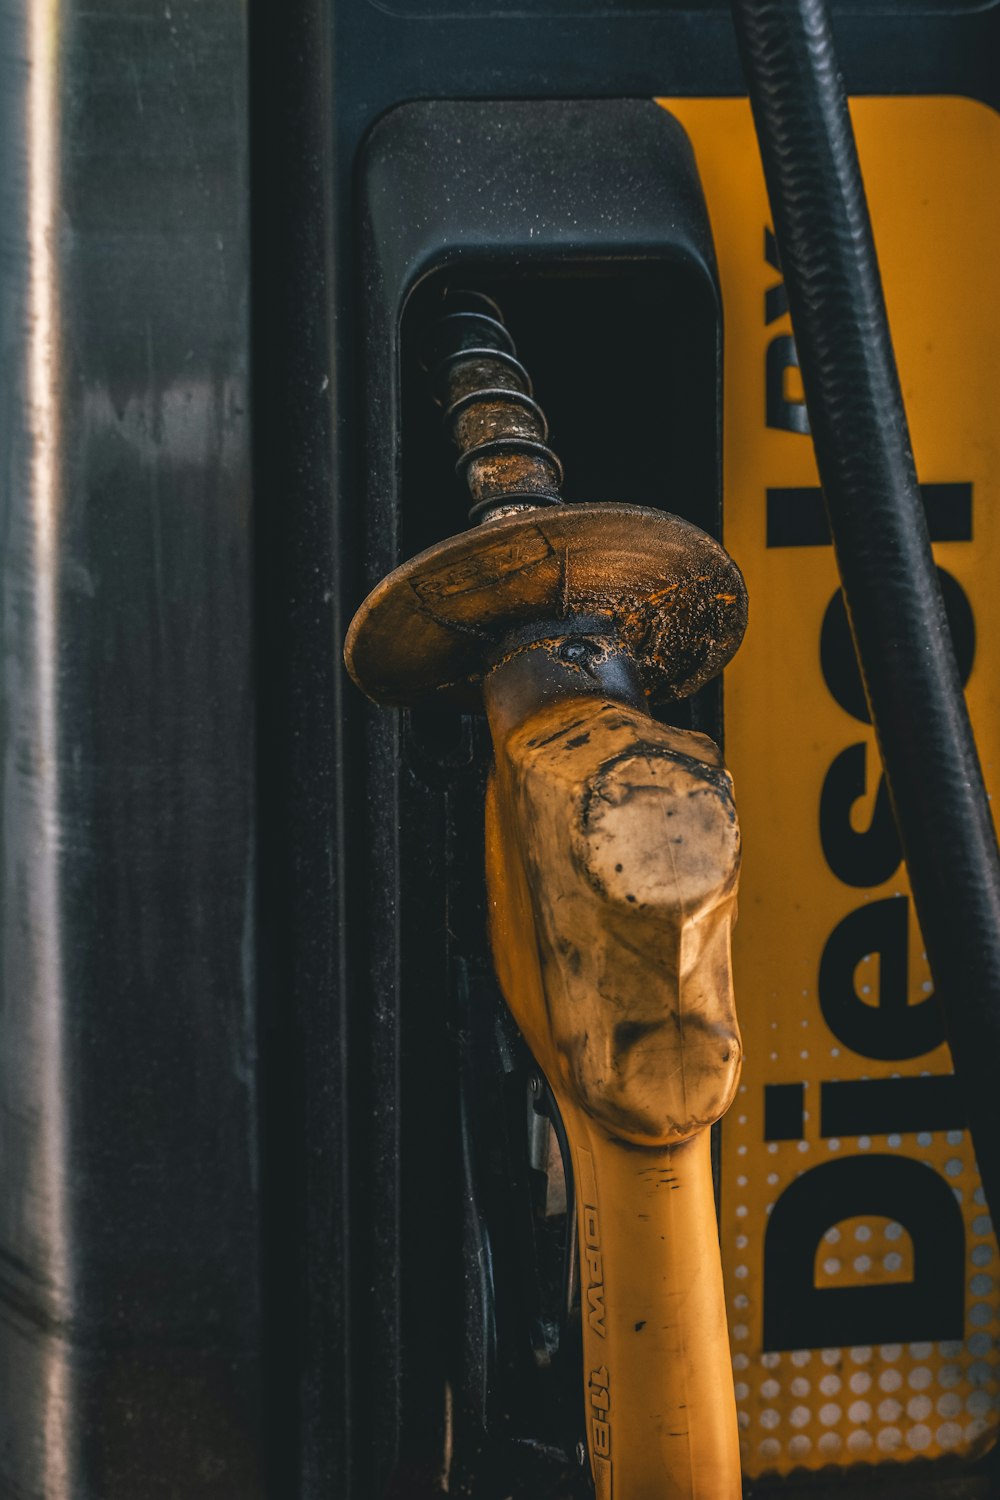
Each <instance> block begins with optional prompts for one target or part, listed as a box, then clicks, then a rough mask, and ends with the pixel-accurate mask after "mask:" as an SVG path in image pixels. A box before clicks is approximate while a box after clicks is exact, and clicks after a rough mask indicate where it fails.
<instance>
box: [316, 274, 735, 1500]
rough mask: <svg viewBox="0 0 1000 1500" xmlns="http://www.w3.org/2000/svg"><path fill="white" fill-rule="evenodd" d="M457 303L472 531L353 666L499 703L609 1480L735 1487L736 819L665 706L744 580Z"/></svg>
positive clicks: (519, 920) (722, 630)
mask: <svg viewBox="0 0 1000 1500" xmlns="http://www.w3.org/2000/svg"><path fill="white" fill-rule="evenodd" d="M453 308H454V310H453V311H452V312H451V314H450V315H449V316H448V317H446V318H445V319H444V320H442V325H441V326H440V327H439V329H438V330H437V334H436V338H435V340H434V341H432V344H433V347H432V356H431V361H430V363H431V364H432V365H433V367H434V371H435V376H434V378H435V381H436V384H437V387H438V392H439V396H440V399H441V400H442V404H443V405H444V406H445V408H446V414H447V420H448V423H449V425H450V426H451V428H452V433H453V436H454V437H455V439H456V441H457V443H458V445H459V447H460V448H461V450H462V458H461V459H460V461H459V462H460V467H461V469H462V471H463V472H464V473H465V475H466V476H467V478H468V481H469V487H470V490H471V492H472V495H473V500H474V506H473V514H474V515H475V516H476V518H477V519H479V520H480V522H481V524H480V525H479V526H477V527H475V528H474V529H472V530H471V531H468V532H464V533H462V534H460V535H458V536H455V537H451V538H449V539H448V540H446V541H444V542H441V543H439V544H438V545H437V546H435V547H432V548H431V549H429V550H428V551H426V552H424V553H421V554H420V555H419V556H418V557H416V558H414V559H412V560H411V561H410V562H408V563H406V564H404V565H403V566H402V567H400V568H398V569H397V570H396V571H395V572H394V573H392V574H390V575H389V577H388V578H386V579H385V580H384V581H383V582H382V583H381V584H379V585H378V587H377V588H376V589H375V590H374V591H373V592H372V594H370V595H369V597H368V599H367V600H366V601H365V603H364V604H363V605H362V607H361V609H360V610H359V612H358V614H357V616H356V617H355V619H354V621H353V623H352V625H351V629H350V632H349V634H348V639H347V646H346V660H347V665H348V668H349V670H350V672H351V674H352V676H353V677H354V679H355V681H356V682H357V683H358V685H359V686H360V687H361V688H362V689H363V690H364V691H365V692H366V693H367V694H368V695H369V696H370V697H372V698H374V699H375V700H376V701H378V702H383V703H394V704H409V703H414V702H416V701H419V700H421V699H425V698H427V697H429V696H434V697H437V698H439V699H443V700H453V701H459V702H470V701H475V700H476V699H477V698H481V701H482V702H483V704H484V705H485V708H486V712H487V716H488V719H489V724H490V730H491V734H492V738H493V746H494V752H495V763H494V767H493V770H492V773H491V777H490V784H489V790H488V795H487V808H486V823H487V859H486V876H487V890H488V899H489V909H490V934H491V941H492V946H493V953H494V960H495V964H496V969H497V974H498V978H499V981H500V985H501V988H502V990H503V993H504V996H505V998H506V1000H507V1003H508V1005H509V1007H510V1009H511V1011H512V1013H513V1015H514V1017H515V1019H516V1021H517V1022H518V1025H519V1026H520V1028H521V1030H522V1032H523V1034H524V1036H525V1039H526V1040H527V1042H528V1045H529V1046H530V1048H531V1050H532V1052H533V1053H534V1056H535V1058H536V1060H537V1061H538V1063H539V1065H540V1067H541V1068H542V1070H543V1071H544V1073H545V1075H546V1077H547V1079H548V1081H549V1084H550V1087H551V1089H552V1092H553V1094H554V1096H555V1098H556V1100H557V1102H558V1105H559V1109H560V1112H561V1114H562V1117H563V1121H564V1125H565V1129H566V1134H567V1138H568V1141H569V1144H570V1151H571V1156H572V1162H573V1170H574V1175H575V1181H576V1201H577V1214H578V1232H579V1246H580V1267H581V1312H582V1326H583V1342H584V1361H585V1365H584V1372H583V1373H584V1396H585V1409H586V1425H587V1438H588V1445H589V1451H590V1462H591V1468H592V1472H593V1476H594V1482H595V1487H596V1492H597V1495H598V1496H599V1497H600V1500H610V1497H612V1496H614V1497H615V1500H652V1497H653V1496H656V1497H657V1500H668V1497H669V1500H695V1497H698V1500H736V1497H737V1496H738V1495H739V1494H740V1488H741V1487H740V1467H739V1454H738V1442H737V1431H736V1409H735V1400H734V1395H733V1380H732V1372H731V1364H730V1357H729V1345H728V1334H727V1326H726V1313H725V1297H724V1292H723V1284H722V1268H721V1260H720V1254H719V1243H718V1229H717V1223H716V1214H715V1201H714V1194H713V1183H712V1170H711V1160H710V1139H709V1133H710V1127H711V1125H712V1124H713V1123H714V1122H715V1121H716V1120H718V1119H719V1118H720V1117H721V1116H722V1114H723V1113H724V1112H725V1110H726V1109H727V1108H728V1106H729V1104H730V1102H731V1100H732V1097H733V1095H734V1093H735V1091H736V1087H737V1083H738V1078H739V1069H740V1057H741V1053H740V1040H739V1031H738V1027H737V1023H736V1014H735V1007H734V1003H733V986H732V974H731V965H730V934H731V929H732V925H733V922H734V920H735V914H736V887H737V880H738V873H739V857H740V846H739V829H738V824H737V820H736V812H735V807H734V804H733V797H732V785H731V781H730V778H729V775H728V773H727V771H726V770H725V767H724V766H723V764H722V760H721V756H720V754H719V751H718V749H717V748H716V746H715V745H714V744H713V743H712V741H711V740H710V739H708V738H707V737H706V736H704V735H701V734H695V733H691V732H687V731H684V730H680V729H673V728H668V727H666V726H664V725H662V724H660V723H659V722H658V721H657V720H656V719H654V718H653V717H652V714H651V712H650V707H649V705H650V702H651V701H654V702H655V701H666V700H670V699H680V698H683V697H684V696H686V695H687V694H689V693H691V692H693V691H694V690H695V689H696V688H697V687H699V686H701V685H702V684H703V683H704V682H706V681H708V680H709V679H710V678H711V677H713V676H714V675H716V674H717V673H718V672H719V671H720V670H721V669H722V667H723V666H724V665H725V663H726V661H728V659H729V658H730V656H731V655H732V654H733V652H734V651H735V650H736V648H737V646H738V645H739V642H740V640H741V638H742V635H743V630H744V627H745V623H746V593H745V589H744V585H743V580H742V577H741V575H740V573H739V570H738V569H737V567H736V565H735V564H734V563H733V561H732V559H731V558H730V557H729V556H728V554H727V553H726V552H725V551H724V550H723V548H722V547H721V546H720V545H719V544H718V543H717V542H715V541H714V540H712V538H710V537H709V536H707V535H706V534H705V533H704V532H701V531H700V530H699V529H698V528H697V527H695V526H692V525H690V524H689V523H687V522H685V521H682V520H680V519H678V518H677V517H675V516H671V515H668V514H666V513H665V512H662V511H658V510H652V509H645V508H641V507H635V506H627V505H602V504H586V505H569V506H567V505H565V504H563V502H562V500H561V497H560V495H559V485H560V481H561V469H560V466H559V463H558V460H557V459H556V458H555V455H554V454H553V453H552V451H551V449H550V448H549V447H548V445H547V431H546V428H545V421H544V417H543V416H542V415H541V412H540V410H539V408H538V407H537V405H536V403H535V402H534V399H533V396H532V394H531V390H530V384H529V383H528V381H527V376H526V374H525V372H524V370H523V367H522V366H521V365H520V363H519V362H518V361H517V359H516V356H515V352H514V349H513V345H512V343H511V342H510V339H509V335H508V334H507V331H506V329H505V328H504V326H503V324H502V320H501V319H500V318H499V315H498V312H497V309H496V308H495V306H494V305H493V304H492V303H489V302H488V301H487V299H479V298H475V297H471V298H470V297H464V298H462V299H461V300H460V302H459V303H457V304H453Z"/></svg>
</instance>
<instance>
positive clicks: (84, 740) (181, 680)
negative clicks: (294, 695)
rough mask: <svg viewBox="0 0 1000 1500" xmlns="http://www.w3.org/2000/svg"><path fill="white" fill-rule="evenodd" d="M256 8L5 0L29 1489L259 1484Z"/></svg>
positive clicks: (15, 1191)
mask: <svg viewBox="0 0 1000 1500" xmlns="http://www.w3.org/2000/svg"><path fill="white" fill-rule="evenodd" d="M244 33H245V25H244V16H243V11H242V7H241V5H240V4H239V3H238V0H201V3H198V0H155V3H153V0H132V3H130V4H127V5H126V4H112V5H110V6H105V7H96V8H95V7H90V6H88V5H86V4H84V3H82V0H0V577H2V653H0V682H2V687H0V692H2V700H0V701H2V731H0V732H2V747H0V749H2V769H3V788H2V799H0V818H2V827H0V839H2V868H0V932H2V941H3V950H2V970H0V986H2V988H0V1492H2V1493H4V1494H9V1495H12V1496H18V1497H36V1496H37V1497H42V1496H44V1497H46V1500H64V1497H65V1500H69V1497H72V1500H90V1497H94V1500H98V1497H100V1500H117V1497H122V1500H124V1497H126V1496H127V1497H128V1500H154V1497H159V1496H164V1497H166V1496H178V1495H183V1496H185V1497H235V1496H239V1497H241V1500H252V1497H253V1496H255V1495H257V1494H259V1493H260V1492H261V1484H260V1476H259V1467H260V1459H259V1449H260V1434H259V1410H258V1407H259V1398H258V1374H259V1372H258V1368H257V1366H258V1353H257V1350H258V1249H257V1245H258V1224H257V1206H256V1191H255V1189H256V1152H255V1142H256V1106H255V1086H254V1062H255V1057H254V1053H255V1046H254V1033H255V1023H254V986H253V970H254V964H253V944H252V932H253V927H252V898H253V858H252V855H253V842H252V840H253V820H252V793H253V760H252V693H251V681H252V679H251V654H250V651H251V629H250V624H251V615H250V529H249V528H250V518H251V509H250V486H249V424H248V413H247V356H248V342H249V340H248V307H247V291H248V234H247V184H246V176H247V171H246V161H247V112H246V77H245V75H246V42H245V34H244Z"/></svg>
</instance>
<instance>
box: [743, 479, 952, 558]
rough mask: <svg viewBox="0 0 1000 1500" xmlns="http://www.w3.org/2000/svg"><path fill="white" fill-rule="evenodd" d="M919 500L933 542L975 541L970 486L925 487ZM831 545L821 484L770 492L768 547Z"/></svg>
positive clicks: (771, 490) (768, 501)
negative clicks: (973, 539)
mask: <svg viewBox="0 0 1000 1500" xmlns="http://www.w3.org/2000/svg"><path fill="white" fill-rule="evenodd" d="M920 498H921V500H922V501H923V503H924V514H925V516H926V517H927V530H928V531H929V533H930V538H931V541H932V542H971V541H972V485H971V484H922V485H921V486H920ZM830 544H831V537H830V526H829V522H828V521H827V518H826V506H825V505H824V504H823V491H822V490H821V489H820V488H819V486H818V485H815V484H803V485H794V486H790V487H787V488H782V489H778V488H775V489H770V490H768V492H767V545H768V546H769V547H829V546H830Z"/></svg>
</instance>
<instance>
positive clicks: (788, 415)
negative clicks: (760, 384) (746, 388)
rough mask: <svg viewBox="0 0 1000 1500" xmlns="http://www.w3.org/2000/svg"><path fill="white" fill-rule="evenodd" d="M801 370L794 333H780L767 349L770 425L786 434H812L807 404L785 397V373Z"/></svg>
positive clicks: (768, 420) (768, 413) (767, 389)
mask: <svg viewBox="0 0 1000 1500" xmlns="http://www.w3.org/2000/svg"><path fill="white" fill-rule="evenodd" d="M798 368H799V356H798V355H797V354H796V352H795V340H794V339H793V338H792V335H791V334H790V333H779V334H778V336H777V338H773V339H772V340H771V342H770V343H769V344H768V346H767V370H766V391H767V425H768V427H777V428H779V429H780V430H781V431H782V432H801V433H807V432H808V431H809V416H808V413H807V412H806V405H805V402H804V401H789V400H788V399H787V397H786V396H785V372H786V370H797V369H798Z"/></svg>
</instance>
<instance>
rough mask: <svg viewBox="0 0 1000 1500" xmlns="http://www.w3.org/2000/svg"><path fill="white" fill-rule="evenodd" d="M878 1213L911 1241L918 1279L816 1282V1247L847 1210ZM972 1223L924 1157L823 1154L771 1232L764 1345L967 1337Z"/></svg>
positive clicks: (788, 1196)
mask: <svg viewBox="0 0 1000 1500" xmlns="http://www.w3.org/2000/svg"><path fill="white" fill-rule="evenodd" d="M863 1215H877V1216H880V1217H883V1218H891V1219H895V1220H897V1221H898V1223H900V1224H902V1226H903V1228H904V1229H905V1230H906V1231H907V1232H908V1234H909V1236H910V1239H911V1240H912V1242H913V1279H912V1281H904V1282H894V1283H888V1284H885V1285H882V1286H878V1285H867V1286H850V1287H817V1286H816V1284H815V1280H814V1267H815V1263H816V1251H817V1250H818V1248H819V1244H820V1241H821V1239H822V1237H823V1235H824V1234H825V1233H826V1231H827V1230H828V1229H831V1228H832V1227H833V1226H834V1225H835V1224H839V1223H841V1222H842V1221H843V1220H844V1219H851V1218H856V1217H861V1216H863ZM964 1266H965V1226H964V1223H963V1221H962V1213H961V1209H960V1208H959V1206H958V1204H957V1202H956V1201H955V1197H954V1194H953V1193H952V1191H951V1189H950V1188H949V1186H948V1184H947V1183H946V1182H945V1181H944V1179H943V1178H942V1177H939V1176H938V1174H937V1173H936V1172H935V1171H934V1169H933V1168H932V1167H929V1166H927V1165H926V1163H924V1162H918V1161H913V1160H911V1159H910V1158H908V1157H905V1156H878V1155H876V1156H855V1157H850V1158H844V1159H841V1160H839V1161H830V1162H824V1163H823V1165H822V1166H819V1167H814V1168H813V1169H812V1171H810V1172H805V1173H804V1174H803V1175H802V1176H801V1177H798V1178H796V1180H795V1181H794V1182H793V1183H792V1184H791V1186H790V1187H787V1188H786V1189H785V1191H784V1192H783V1193H782V1195H781V1197H780V1198H779V1199H778V1201H777V1202H776V1203H775V1205H774V1208H773V1210H772V1212H771V1216H770V1218H769V1220H768V1224H767V1230H766V1232H765V1235H764V1349H765V1351H767V1350H782V1349H823V1348H842V1347H843V1346H845V1345H850V1344H883V1343H884V1344H893V1343H901V1344H902V1343H910V1342H913V1341H916V1340H922V1339H928V1340H937V1339H961V1338H962V1337H963V1335H964V1322H965V1278H964Z"/></svg>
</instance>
